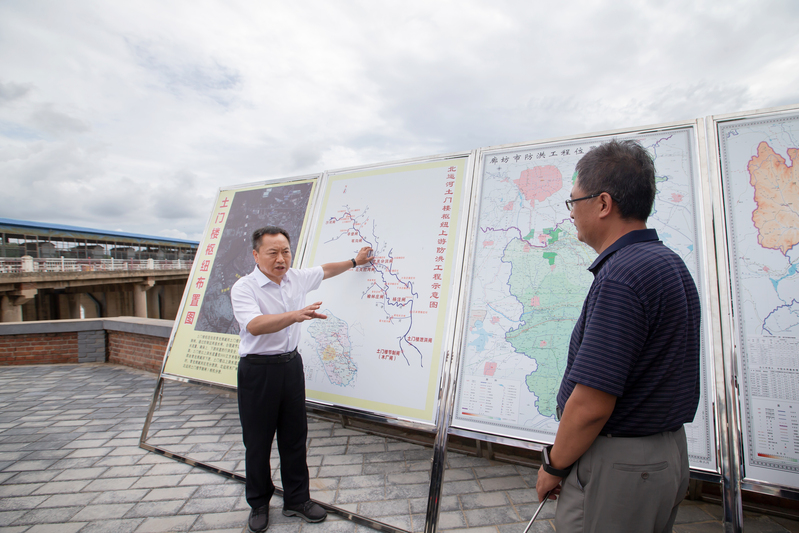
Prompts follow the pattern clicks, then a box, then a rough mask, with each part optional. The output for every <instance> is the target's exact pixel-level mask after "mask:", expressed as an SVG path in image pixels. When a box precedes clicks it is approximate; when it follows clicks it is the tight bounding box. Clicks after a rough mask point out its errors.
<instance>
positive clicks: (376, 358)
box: [300, 156, 469, 424]
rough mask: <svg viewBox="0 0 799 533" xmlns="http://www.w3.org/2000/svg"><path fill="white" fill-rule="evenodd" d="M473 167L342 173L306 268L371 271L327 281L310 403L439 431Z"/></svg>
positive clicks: (326, 202) (461, 161) (329, 188)
mask: <svg viewBox="0 0 799 533" xmlns="http://www.w3.org/2000/svg"><path fill="white" fill-rule="evenodd" d="M468 162H469V158H468V157H466V156H463V157H457V158H449V159H440V160H429V161H426V162H413V163H405V164H400V165H397V166H391V167H382V168H372V169H368V170H361V171H353V172H342V173H335V174H331V175H330V176H329V177H328V179H327V181H326V185H325V188H324V192H323V194H322V197H321V201H320V203H321V208H320V209H321V213H319V218H318V219H317V221H316V222H317V223H316V227H315V229H314V232H313V236H312V238H311V240H310V242H309V245H308V250H307V254H306V256H307V258H308V261H307V266H314V265H321V264H324V263H328V262H333V261H342V260H346V259H349V258H351V257H355V255H356V253H357V252H358V250H360V249H361V248H362V247H364V246H371V247H372V249H373V254H374V255H373V259H372V261H371V262H370V263H368V264H366V265H364V266H360V267H358V268H353V269H351V270H349V271H347V272H345V273H344V274H341V275H340V276H338V277H336V278H334V279H331V280H326V281H323V282H322V285H321V287H320V288H319V289H318V290H316V291H314V292H311V293H309V295H308V298H307V301H308V303H311V302H315V301H321V302H322V307H321V309H320V312H322V313H323V314H325V315H327V317H328V318H327V319H326V320H311V321H308V322H306V323H305V324H304V326H303V331H302V338H301V340H300V352H301V353H302V357H303V362H304V364H305V380H306V396H307V398H308V399H309V400H312V401H313V400H317V401H319V402H323V403H327V404H335V405H338V406H344V407H348V408H352V409H357V410H360V411H365V412H369V413H379V414H381V415H387V416H390V417H395V418H398V419H405V420H412V421H417V422H421V423H429V424H432V423H433V421H434V419H435V418H434V417H435V415H436V410H437V407H438V391H439V381H440V370H441V366H442V365H441V361H442V354H443V353H444V351H445V350H446V345H445V340H446V339H447V320H448V316H449V314H451V311H453V307H454V302H455V298H456V296H457V294H456V289H455V288H456V287H457V286H458V283H459V280H458V279H455V276H454V275H453V270H454V268H455V265H456V263H457V256H458V253H459V239H460V238H461V237H460V235H459V227H460V225H461V219H462V218H463V211H462V209H461V208H462V203H463V199H464V183H465V182H466V181H467V180H466V171H467V168H469V167H468Z"/></svg>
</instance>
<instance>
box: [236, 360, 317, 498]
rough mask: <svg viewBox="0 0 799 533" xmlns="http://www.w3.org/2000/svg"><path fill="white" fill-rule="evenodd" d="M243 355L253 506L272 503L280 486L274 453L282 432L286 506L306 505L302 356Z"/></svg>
mask: <svg viewBox="0 0 799 533" xmlns="http://www.w3.org/2000/svg"><path fill="white" fill-rule="evenodd" d="M247 359H248V358H247V357H242V358H241V360H240V361H239V369H238V400H239V419H240V420H241V429H242V436H243V439H244V447H245V448H246V451H245V469H246V476H247V481H246V495H247V503H248V504H249V505H250V507H252V508H258V507H261V506H264V505H268V504H269V500H270V498H271V497H272V494H273V493H274V492H275V485H274V483H272V469H271V466H270V463H269V455H270V453H271V450H272V440H273V439H274V437H275V431H277V449H278V452H279V453H280V476H281V478H282V484H283V502H284V505H285V506H294V505H299V504H302V503H305V502H306V501H308V500H309V499H310V498H311V494H310V491H309V489H308V482H309V480H308V464H307V461H306V457H305V456H306V450H305V443H306V440H307V438H308V420H307V418H306V413H305V372H304V371H303V366H302V358H301V357H300V356H299V355H297V356H296V357H294V359H292V360H291V361H289V362H287V363H277V364H257V363H253V362H251V361H248V360H247Z"/></svg>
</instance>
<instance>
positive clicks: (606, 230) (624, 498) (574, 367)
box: [536, 140, 700, 533]
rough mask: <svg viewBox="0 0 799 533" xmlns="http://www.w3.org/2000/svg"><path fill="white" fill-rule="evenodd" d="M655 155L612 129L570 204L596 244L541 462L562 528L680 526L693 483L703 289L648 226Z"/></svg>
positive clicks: (580, 230)
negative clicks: (689, 434) (688, 433)
mask: <svg viewBox="0 0 799 533" xmlns="http://www.w3.org/2000/svg"><path fill="white" fill-rule="evenodd" d="M655 192H656V187H655V167H654V163H653V161H652V158H651V156H650V155H649V153H647V151H646V150H645V149H644V148H643V147H642V146H641V145H640V144H638V143H635V142H633V141H624V142H617V141H615V140H614V141H611V142H608V143H605V144H602V145H600V146H599V147H597V148H594V149H593V150H591V151H590V152H588V153H587V154H586V155H585V156H584V157H583V158H582V159H581V160H580V161H579V162H578V163H577V180H576V181H575V183H574V186H573V188H572V191H571V199H570V200H567V201H566V205H567V207H568V209H569V211H570V212H571V218H572V219H573V221H574V225H575V227H576V228H577V238H578V239H579V240H580V241H582V242H584V243H586V244H588V245H589V246H590V247H591V248H593V249H594V250H596V252H597V253H598V254H599V257H597V259H596V261H594V263H593V264H592V265H591V267H590V268H589V270H590V271H591V272H592V273H593V274H594V282H593V284H592V285H591V288H590V290H589V292H588V296H587V297H586V299H585V302H584V304H583V310H582V313H581V314H580V318H579V319H578V321H577V324H576V325H575V327H574V331H573V332H572V337H571V343H570V345H569V355H568V361H567V364H566V371H565V373H564V376H563V381H562V382H561V385H560V391H559V393H558V410H559V412H560V413H561V418H560V426H559V427H558V433H557V435H556V437H555V444H554V445H553V446H551V447H548V448H547V449H545V451H544V454H543V456H544V457H543V459H544V461H543V463H544V464H543V465H542V466H541V469H540V470H539V472H538V482H537V484H536V490H537V492H538V498H539V501H543V499H544V498H545V496H546V494H547V492H549V491H550V490H552V494H553V496H550V497H552V498H554V495H555V494H559V497H558V506H557V511H556V515H555V526H556V528H557V530H558V531H559V532H561V531H564V532H577V531H585V532H588V531H595V532H603V531H612V532H623V531H630V532H633V531H634V532H636V533H638V532H644V531H646V532H650V531H651V532H665V531H671V528H672V525H673V524H674V519H675V518H676V515H677V508H678V506H679V503H680V502H681V501H682V499H683V497H684V496H685V493H686V490H687V488H688V479H689V474H690V472H689V467H688V449H687V443H686V437H685V429H684V428H683V424H686V423H689V422H691V421H692V420H693V418H694V414H695V413H696V408H697V405H698V403H699V390H700V388H699V387H700V383H699V353H700V350H699V329H700V311H699V295H698V293H697V290H696V285H695V284H694V282H693V279H692V278H691V275H690V273H689V272H688V269H687V268H686V266H685V263H684V262H683V261H682V259H681V258H680V257H679V256H678V255H677V254H676V253H674V252H673V251H672V250H670V249H669V248H667V247H666V246H665V245H664V244H663V243H662V242H660V241H659V240H658V236H657V232H656V231H655V230H653V229H647V227H646V220H647V218H648V217H649V215H650V213H651V212H652V206H653V204H654V200H655Z"/></svg>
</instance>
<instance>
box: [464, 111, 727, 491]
mask: <svg viewBox="0 0 799 533" xmlns="http://www.w3.org/2000/svg"><path fill="white" fill-rule="evenodd" d="M687 128H690V129H691V130H692V131H693V135H694V143H695V145H694V146H692V148H694V149H695V151H696V155H697V158H698V160H697V161H695V162H694V165H693V168H692V170H693V171H694V172H695V177H696V179H695V180H694V183H692V184H691V185H692V187H693V189H694V190H693V193H694V196H695V200H696V205H695V209H696V211H697V213H696V214H695V220H696V224H697V227H696V228H695V233H696V235H697V238H698V240H699V241H700V242H698V243H697V245H698V247H700V248H701V254H702V255H701V256H700V259H704V261H699V262H698V263H699V268H700V269H701V272H699V273H698V274H700V275H701V276H702V281H704V283H703V285H707V287H702V293H701V294H700V298H701V300H702V304H703V308H707V309H710V310H711V311H713V308H714V305H713V302H714V300H713V297H714V296H715V290H714V286H713V282H714V281H715V278H714V277H713V276H710V275H709V273H710V272H711V271H712V270H713V269H712V268H710V264H709V262H710V263H713V261H711V259H712V258H713V257H714V254H713V237H712V235H711V234H709V233H708V227H712V221H711V220H710V218H709V217H710V213H711V211H710V210H709V204H708V202H707V192H706V191H705V190H703V188H702V182H703V181H704V180H703V178H704V177H705V173H704V172H703V170H704V165H703V164H702V163H703V160H704V150H703V148H704V127H703V120H702V119H695V120H690V121H678V122H669V123H664V124H655V125H649V126H644V127H637V128H623V129H616V130H610V131H603V132H596V133H586V134H582V135H571V136H564V137H556V138H552V139H545V140H540V141H534V142H526V143H513V144H505V145H498V146H492V147H488V148H482V149H480V150H479V151H478V156H477V157H478V166H477V173H476V176H475V185H474V202H475V204H476V205H475V208H474V209H473V216H474V217H475V220H473V221H470V226H469V228H470V233H469V242H468V249H467V254H468V255H467V257H468V259H467V260H468V261H469V264H468V270H467V273H466V283H467V287H466V288H465V292H466V294H465V301H466V302H467V303H468V302H469V301H470V298H471V278H472V277H473V275H474V272H473V264H472V262H473V256H474V250H475V246H476V240H477V234H476V231H475V228H476V226H477V224H478V221H477V220H476V219H477V217H479V212H480V205H479V204H480V193H481V191H482V187H483V174H484V159H485V158H484V156H485V155H486V154H492V153H500V152H507V151H509V150H514V149H527V150H529V149H531V148H536V147H539V146H541V147H543V146H547V145H553V144H558V143H563V142H571V141H580V140H588V139H597V140H598V141H599V140H602V139H607V138H609V137H613V136H620V135H636V134H638V135H646V134H652V133H658V132H664V131H668V130H678V129H687ZM703 265H704V266H705V268H703ZM466 312H467V310H466V309H464V310H463V312H462V317H461V320H466V316H465V314H466ZM717 317H718V315H717V313H713V315H712V316H705V317H703V330H705V333H706V335H707V336H708V339H706V340H705V342H704V346H703V352H704V351H705V349H707V350H709V351H710V353H704V355H703V359H704V363H705V365H704V367H705V373H706V375H705V381H704V384H703V386H705V387H706V389H707V390H706V392H707V396H709V397H708V398H706V402H708V405H707V414H708V416H709V417H710V420H708V424H709V425H710V437H711V438H712V439H713V440H714V441H715V442H710V443H709V445H710V447H711V450H710V452H711V454H713V451H714V450H713V448H714V447H715V466H716V469H715V470H712V469H704V468H703V469H695V470H696V471H697V472H699V471H701V472H706V473H708V474H710V475H711V476H712V475H714V474H715V475H718V474H719V469H720V461H719V450H718V442H719V431H718V427H717V425H716V424H715V418H716V417H717V416H718V412H717V409H715V408H714V407H715V406H716V405H717V398H718V390H719V389H718V386H717V384H716V381H715V375H716V373H715V369H714V368H713V365H712V364H711V363H712V361H713V360H714V358H713V356H714V354H713V351H714V343H713V341H714V340H715V333H714V332H715V330H716V329H717V328H715V327H713V323H714V322H713V321H715V320H716V319H717ZM466 341H467V339H466V338H463V339H462V341H461V345H460V346H459V349H460V350H464V349H465V344H466ZM453 430H454V431H456V432H458V433H455V434H461V435H466V436H470V437H472V438H476V439H479V440H484V441H487V442H497V441H496V440H495V439H496V438H497V437H499V438H501V439H502V443H505V444H510V445H514V446H517V447H528V446H527V445H526V444H525V443H526V442H536V443H537V445H536V446H534V447H532V448H531V449H540V447H538V444H542V443H540V442H538V441H534V440H532V439H531V440H529V441H528V440H527V439H524V438H517V437H513V436H508V435H490V434H488V432H484V431H481V430H479V429H475V428H470V427H464V426H462V425H458V424H457V423H456V424H455V425H454V426H453V427H452V428H451V429H450V432H453ZM547 444H549V443H547Z"/></svg>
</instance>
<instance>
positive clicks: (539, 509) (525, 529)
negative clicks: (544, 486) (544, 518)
mask: <svg viewBox="0 0 799 533" xmlns="http://www.w3.org/2000/svg"><path fill="white" fill-rule="evenodd" d="M552 490H555V489H552ZM552 490H550V491H549V492H547V493H546V495H545V496H544V500H543V501H542V502H541V503H540V504H538V509H536V510H535V513H534V514H533V517H532V518H531V519H530V523H529V524H527V527H526V528H524V533H527V532H528V531H530V528H531V527H532V526H533V522H535V519H536V518H538V513H540V512H541V509H543V508H544V504H545V503H547V500H549V495H550V494H552Z"/></svg>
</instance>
